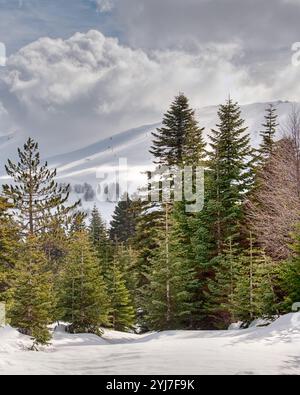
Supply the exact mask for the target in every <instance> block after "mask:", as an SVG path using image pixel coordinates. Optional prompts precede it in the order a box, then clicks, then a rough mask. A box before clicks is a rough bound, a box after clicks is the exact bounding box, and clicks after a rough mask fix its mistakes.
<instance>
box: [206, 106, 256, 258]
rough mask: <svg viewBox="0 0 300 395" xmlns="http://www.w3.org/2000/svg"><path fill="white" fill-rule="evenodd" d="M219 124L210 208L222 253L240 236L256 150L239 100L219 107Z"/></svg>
mask: <svg viewBox="0 0 300 395" xmlns="http://www.w3.org/2000/svg"><path fill="white" fill-rule="evenodd" d="M218 115H219V118H220V123H219V124H218V125H217V128H218V129H217V130H213V131H212V136H211V149H212V152H211V156H210V177H211V180H210V185H209V186H210V189H209V191H208V194H209V201H208V204H207V207H206V209H207V210H208V211H209V215H210V218H211V223H212V228H211V231H212V232H213V234H214V239H215V244H216V254H217V255H218V254H222V251H223V247H224V244H225V243H226V241H228V240H229V238H230V237H231V238H237V237H238V235H239V232H240V226H241V223H242V221H243V219H244V211H243V202H244V200H245V196H246V195H247V193H249V191H250V190H251V187H252V186H253V183H254V171H253V149H252V148H251V145H250V136H249V134H248V133H247V128H246V127H245V126H244V120H243V119H242V118H241V111H240V108H239V106H238V104H237V103H233V101H232V100H231V99H229V100H228V101H227V103H226V104H225V105H222V106H221V107H220V110H219V112H218Z"/></svg>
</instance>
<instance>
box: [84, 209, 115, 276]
mask: <svg viewBox="0 0 300 395" xmlns="http://www.w3.org/2000/svg"><path fill="white" fill-rule="evenodd" d="M89 233H90V239H91V242H92V244H93V246H94V249H95V251H96V253H97V256H98V258H99V260H100V261H101V264H102V267H103V274H104V275H105V273H106V272H107V270H108V268H109V266H110V263H111V261H112V255H113V253H112V245H111V242H110V240H109V235H108V230H107V228H106V226H105V223H104V221H103V219H102V218H101V215H100V212H99V210H98V209H97V207H96V206H94V208H93V211H92V214H91V220H90V225H89Z"/></svg>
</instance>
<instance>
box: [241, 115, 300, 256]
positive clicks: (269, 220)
mask: <svg viewBox="0 0 300 395" xmlns="http://www.w3.org/2000/svg"><path fill="white" fill-rule="evenodd" d="M299 119H300V118H298V113H296V112H295V113H294V114H292V115H291V116H290V121H289V122H291V124H290V127H291V130H290V134H289V136H286V137H284V138H283V139H282V140H280V141H279V142H277V143H276V145H275V149H274V151H273V153H272V155H271V157H270V158H269V160H268V161H267V162H266V164H265V165H264V166H263V168H261V169H260V170H259V172H258V185H257V188H256V189H255V191H254V193H253V195H252V197H251V198H250V199H249V201H247V203H246V204H247V211H248V223H249V224H250V226H251V228H252V229H253V231H254V233H255V234H256V237H257V241H258V243H259V244H260V246H261V247H262V248H264V249H265V251H266V253H267V254H268V255H269V256H271V257H272V258H273V259H275V260H282V259H286V258H287V257H288V256H289V255H290V253H291V251H290V248H289V244H290V242H291V232H292V231H293V229H294V226H295V225H296V224H297V223H298V222H299V221H300V194H299V186H300V185H299V176H300V172H299V169H300V167H299V166H300V160H299V147H300V133H299V131H300V128H298V126H299V125H300V123H299V125H298V123H297V122H298V120H299Z"/></svg>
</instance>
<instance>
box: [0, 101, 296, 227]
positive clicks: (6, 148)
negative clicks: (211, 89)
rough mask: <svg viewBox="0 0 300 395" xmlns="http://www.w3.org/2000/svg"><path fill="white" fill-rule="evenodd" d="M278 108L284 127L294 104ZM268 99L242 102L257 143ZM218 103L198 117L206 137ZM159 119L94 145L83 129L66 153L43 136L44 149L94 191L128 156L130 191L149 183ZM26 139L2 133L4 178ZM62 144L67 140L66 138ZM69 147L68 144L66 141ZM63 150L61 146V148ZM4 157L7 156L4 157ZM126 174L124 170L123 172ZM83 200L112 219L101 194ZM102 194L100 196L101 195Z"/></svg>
mask: <svg viewBox="0 0 300 395" xmlns="http://www.w3.org/2000/svg"><path fill="white" fill-rule="evenodd" d="M274 104H275V106H276V107H277V109H278V115H279V122H280V124H281V128H283V127H284V124H285V123H286V117H287V115H288V114H289V113H290V111H291V108H292V103H291V102H282V101H278V102H274ZM267 105H268V103H253V104H248V105H244V106H242V107H241V108H242V116H243V117H244V118H245V120H246V124H247V126H248V127H249V131H250V133H251V136H252V142H253V144H254V145H258V144H259V132H260V130H261V124H262V122H263V121H264V115H265V109H266V107H267ZM217 112H218V106H210V107H205V108H201V109H198V110H197V112H196V114H197V119H198V120H199V123H200V125H201V126H204V127H205V128H206V132H205V133H206V138H208V134H209V132H210V130H211V128H213V127H215V125H216V123H217ZM159 125H160V124H159V123H156V124H153V125H146V126H141V127H138V128H136V129H132V130H128V131H125V132H123V133H119V134H115V135H113V136H111V138H106V139H103V140H102V139H99V141H98V142H97V143H95V144H93V145H89V146H86V144H85V140H84V131H83V133H82V135H83V137H82V142H81V146H82V149H79V150H77V151H74V152H68V150H67V148H66V149H65V153H64V154H63V155H59V156H56V155H55V149H56V148H55V147H43V138H42V136H41V144H40V146H41V149H42V152H43V150H45V151H46V152H47V153H50V154H49V157H48V162H49V164H50V165H52V166H55V167H57V168H58V175H59V180H60V181H61V182H67V183H71V184H72V185H73V186H74V185H79V184H81V185H83V184H84V183H87V184H89V186H91V187H92V189H93V190H94V192H96V191H97V186H98V184H99V183H100V182H101V179H100V178H99V177H98V179H97V174H98V175H99V173H105V174H106V175H107V178H108V180H109V181H110V182H114V179H115V171H116V170H118V165H119V158H126V159H127V162H128V167H129V174H128V180H129V191H130V192H133V191H135V190H136V189H137V187H138V186H140V185H145V182H146V176H145V171H146V170H148V169H149V168H151V163H152V157H151V155H150V154H149V148H150V146H151V140H152V135H151V133H152V132H153V131H155V129H156V128H157V127H158V126H159ZM22 143H23V142H21V141H19V140H18V136H17V135H11V136H3V137H1V136H0V158H1V159H2V160H0V166H1V167H0V182H1V176H2V177H3V176H4V168H3V164H4V162H5V161H6V158H7V157H11V158H13V159H14V158H15V154H16V149H17V146H18V145H20V144H22ZM58 144H63V138H62V141H60V142H58ZM66 147H67V144H66ZM60 150H61V149H60ZM3 159H4V160H3ZM121 176H122V174H121ZM78 197H79V198H81V199H82V200H83V206H84V207H85V208H86V209H89V208H91V207H92V206H93V205H94V204H95V203H97V204H98V205H99V207H100V208H101V209H102V211H103V213H104V215H105V217H106V218H107V219H109V217H110V214H111V212H112V210H113V209H114V205H113V204H103V203H101V202H99V199H97V195H96V194H95V195H94V196H92V197H91V198H90V199H88V200H89V201H85V199H84V193H82V194H81V195H79V196H78V195H77V193H74V194H73V198H74V200H75V199H76V198H78ZM98 197H99V196H98Z"/></svg>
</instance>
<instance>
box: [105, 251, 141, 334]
mask: <svg viewBox="0 0 300 395" xmlns="http://www.w3.org/2000/svg"><path fill="white" fill-rule="evenodd" d="M108 284H109V295H110V307H111V309H110V323H111V325H112V327H113V329H114V330H117V331H127V330H129V329H132V328H133V326H134V324H135V311H134V307H133V301H132V300H131V297H130V292H129V291H128V289H127V287H126V281H125V279H124V275H123V273H122V272H121V271H120V268H119V267H118V262H117V258H116V256H115V258H114V261H113V265H112V267H111V269H110V271H109V275H108Z"/></svg>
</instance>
